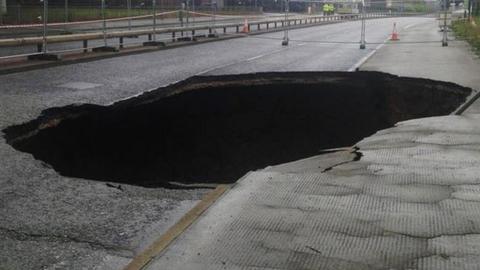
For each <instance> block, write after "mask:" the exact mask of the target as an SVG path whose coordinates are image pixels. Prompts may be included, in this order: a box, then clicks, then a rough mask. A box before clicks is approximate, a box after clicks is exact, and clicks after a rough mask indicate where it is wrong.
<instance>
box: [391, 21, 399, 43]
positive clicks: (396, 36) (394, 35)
mask: <svg viewBox="0 0 480 270" xmlns="http://www.w3.org/2000/svg"><path fill="white" fill-rule="evenodd" d="M390 40H392V41H395V40H400V39H399V38H398V33H397V23H393V31H392V36H391V37H390Z"/></svg>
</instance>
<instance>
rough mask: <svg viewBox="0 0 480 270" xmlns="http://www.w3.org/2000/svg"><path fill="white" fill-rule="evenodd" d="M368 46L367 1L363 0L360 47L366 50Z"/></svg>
mask: <svg viewBox="0 0 480 270" xmlns="http://www.w3.org/2000/svg"><path fill="white" fill-rule="evenodd" d="M365 48H366V42H365V2H364V1H362V30H361V33H360V49H361V50H364V49H365Z"/></svg>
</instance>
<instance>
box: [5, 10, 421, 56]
mask: <svg viewBox="0 0 480 270" xmlns="http://www.w3.org/2000/svg"><path fill="white" fill-rule="evenodd" d="M409 15H418V13H391V12H371V13H366V14H363V16H364V18H365V19H374V18H385V17H396V16H409ZM361 17H362V14H342V15H329V16H311V15H310V16H295V17H291V18H288V19H284V18H282V19H274V20H268V19H267V20H260V21H255V22H250V23H248V29H249V31H257V32H258V31H275V29H283V28H285V27H304V26H306V25H318V24H325V23H333V22H341V21H347V20H359V19H361ZM154 18H155V16H154ZM243 26H244V24H243V23H225V24H213V25H212V24H210V25H202V26H188V27H187V26H183V27H169V28H156V27H153V28H152V29H142V30H124V31H111V32H108V31H105V30H104V31H101V32H92V33H81V34H69V35H48V36H45V37H21V38H6V39H0V47H12V46H22V45H37V52H36V53H33V52H32V53H31V54H26V55H39V54H46V53H56V52H55V51H50V52H49V51H47V50H46V48H45V46H46V44H51V43H64V42H75V41H82V42H83V46H82V47H81V48H79V49H78V50H79V51H82V50H83V51H84V52H87V51H88V50H89V47H88V41H90V40H104V46H102V47H103V48H107V50H108V48H109V47H107V42H106V40H107V39H111V38H118V39H119V45H118V47H119V48H123V39H124V38H126V37H132V36H147V37H148V40H149V41H153V42H154V45H165V44H164V42H156V40H155V35H157V34H171V39H170V40H171V41H172V42H176V41H189V40H195V39H196V35H195V33H196V32H198V31H202V30H203V31H208V33H209V34H211V33H216V30H218V29H222V32H223V34H228V29H234V30H233V34H240V33H241V31H240V29H241V27H243ZM254 26H256V27H254ZM103 29H105V26H104V27H103ZM254 29H256V30H254ZM183 33H191V36H187V37H183ZM176 34H180V37H177V35H176ZM144 45H150V44H148V43H147V44H144ZM111 48H113V49H112V50H115V48H116V46H115V47H111ZM26 55H25V54H24V55H22V56H26ZM9 57H15V55H13V56H9Z"/></svg>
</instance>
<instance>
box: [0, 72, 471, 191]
mask: <svg viewBox="0 0 480 270" xmlns="http://www.w3.org/2000/svg"><path fill="white" fill-rule="evenodd" d="M470 92H471V90H470V89H469V88H464V87H461V86H458V85H455V84H452V83H447V82H440V81H432V80H426V79H415V78H403V77H397V76H393V75H389V74H384V73H378V72H284V73H257V74H244V75H227V76H201V77H192V78H189V79H187V80H184V81H181V82H178V83H175V84H173V85H170V86H167V87H162V88H159V89H157V90H154V91H151V92H148V93H144V94H142V95H140V96H137V97H133V98H130V99H128V100H123V101H119V102H117V103H114V104H112V105H109V106H99V105H92V104H81V105H70V106H66V107H61V108H51V109H48V110H45V111H43V113H42V114H41V115H40V116H39V117H38V118H37V119H35V120H32V121H30V122H28V123H24V124H20V125H15V126H11V127H8V128H6V129H5V130H3V131H4V134H5V138H6V140H7V142H8V143H9V144H10V145H12V146H13V147H14V148H15V149H17V150H20V151H23V152H27V153H31V154H32V155H33V156H34V157H35V158H36V159H39V160H42V161H44V162H46V163H48V164H50V165H51V166H52V167H53V168H54V169H55V170H56V171H57V172H59V173H60V174H61V175H65V176H72V177H79V178H86V179H94V180H102V181H112V182H120V183H129V184H134V185H142V186H151V187H156V186H163V187H176V185H175V184H173V183H182V184H187V185H188V184H193V183H230V182H234V181H236V180H237V179H239V178H240V177H241V176H242V175H244V174H245V173H246V172H248V171H250V170H256V169H259V168H264V167H266V166H268V165H274V164H279V163H284V162H288V161H293V160H297V159H301V158H305V157H308V156H313V155H316V154H319V152H320V150H321V149H327V148H334V147H342V146H351V145H353V144H355V143H356V142H357V141H359V140H361V139H362V138H364V137H366V136H369V135H371V134H372V133H374V132H375V131H377V130H379V129H384V128H388V127H390V126H392V125H394V124H395V123H396V122H398V121H402V120H407V119H411V118H419V117H427V116H436V115H445V114H449V113H451V112H453V111H454V110H455V109H456V108H457V107H459V106H460V105H461V104H462V103H464V102H465V100H466V97H467V96H468V95H469V94H470Z"/></svg>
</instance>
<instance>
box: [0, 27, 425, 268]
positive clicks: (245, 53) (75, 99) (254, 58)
mask: <svg viewBox="0 0 480 270" xmlns="http://www.w3.org/2000/svg"><path fill="white" fill-rule="evenodd" d="M429 20H430V21H431V20H433V19H431V18H395V19H376V20H369V21H367V41H368V42H372V43H382V42H383V41H384V40H385V39H386V38H387V37H388V35H389V34H390V32H391V30H392V25H393V22H397V24H398V27H399V29H400V30H401V29H403V28H404V27H408V26H410V27H411V26H412V25H415V24H420V23H424V22H427V21H429ZM359 31H360V22H346V23H340V24H331V25H324V26H318V27H310V28H304V29H298V30H294V31H291V33H290V38H291V39H292V41H291V44H290V46H288V47H282V46H281V45H280V39H281V38H282V33H281V32H278V33H269V34H264V35H258V36H250V37H246V38H240V39H232V40H224V41H219V42H213V43H208V44H199V45H195V46H188V47H180V48H175V49H169V50H163V51H156V52H152V53H145V54H139V55H131V56H122V57H117V58H111V59H106V60H99V61H94V62H88V63H80V64H73V65H67V66H58V67H54V68H46V69H42V70H33V71H28V72H22V73H16V74H8V75H2V76H0V81H1V83H0V129H3V128H5V127H7V126H9V125H11V124H18V123H22V122H25V121H28V120H31V119H32V118H35V117H37V116H38V115H39V114H40V113H41V111H42V110H44V109H47V108H51V107H56V106H64V105H69V104H72V103H94V104H104V105H105V104H110V103H112V102H115V101H118V100H121V99H125V98H128V97H131V96H134V95H138V94H140V93H142V92H145V91H148V90H150V89H155V88H157V87H160V86H163V85H167V84H171V83H173V82H176V81H179V80H183V79H185V78H187V77H190V76H193V75H199V74H209V75H213V74H236V73H248V72H262V71H295V70H350V69H353V68H355V67H357V66H358V65H359V64H360V63H362V62H363V61H364V60H365V58H366V57H368V56H369V55H370V54H371V53H372V52H373V51H374V49H375V47H376V46H377V44H368V45H367V49H366V50H360V49H359V48H358V46H359V45H358V43H357V42H358V41H359V37H360V32H359ZM318 41H324V42H334V41H335V42H339V43H319V42H318ZM0 164H1V165H0V187H1V188H0V242H2V245H1V246H0V268H7V269H8V268H13V269H31V268H35V269H38V268H46V269H54V268H58V267H63V268H68V269H92V268H94V267H99V268H100V269H118V268H119V267H121V266H123V265H125V264H126V263H128V261H129V260H130V258H131V257H133V255H134V254H135V253H137V252H138V251H140V250H142V249H143V248H144V247H145V246H146V245H148V244H149V243H151V241H153V240H154V239H155V238H156V237H157V236H158V235H160V234H161V233H162V232H164V231H165V230H166V228H168V227H169V226H170V225H172V224H173V222H175V220H177V219H178V218H179V216H180V215H182V214H183V213H184V212H186V210H187V209H189V208H191V206H192V205H193V204H194V203H195V202H197V201H198V199H199V198H200V197H201V196H202V195H203V194H205V192H207V191H208V190H205V189H194V190H165V189H161V188H158V189H146V188H141V187H135V186H124V187H123V189H122V190H120V189H117V188H112V187H109V186H106V185H105V183H103V182H96V181H88V180H83V179H74V178H67V177H62V176H59V175H58V174H57V173H56V172H54V171H53V170H52V169H50V168H48V166H46V165H45V164H43V163H41V162H39V161H36V160H34V159H33V157H32V156H30V155H27V154H25V153H20V152H17V151H15V150H14V149H13V148H11V147H10V146H9V145H7V144H6V143H5V140H4V138H3V137H2V138H0Z"/></svg>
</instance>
